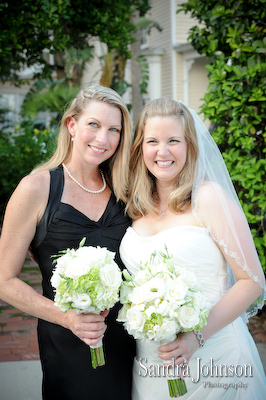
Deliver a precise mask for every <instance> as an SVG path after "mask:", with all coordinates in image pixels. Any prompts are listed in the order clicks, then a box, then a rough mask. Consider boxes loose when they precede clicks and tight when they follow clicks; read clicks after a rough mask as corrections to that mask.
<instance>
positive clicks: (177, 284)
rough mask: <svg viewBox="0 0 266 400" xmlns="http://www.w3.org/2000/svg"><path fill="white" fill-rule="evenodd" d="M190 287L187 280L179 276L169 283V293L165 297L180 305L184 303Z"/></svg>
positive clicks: (170, 301)
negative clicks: (186, 282)
mask: <svg viewBox="0 0 266 400" xmlns="http://www.w3.org/2000/svg"><path fill="white" fill-rule="evenodd" d="M187 292H188V287H187V285H186V284H185V282H184V281H183V280H182V279H180V278H179V277H178V278H176V279H174V280H171V281H170V282H168V284H167V293H166V295H165V299H166V300H168V301H169V303H172V304H174V305H180V304H183V303H184V300H185V297H186V294H187Z"/></svg>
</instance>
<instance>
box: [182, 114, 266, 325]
mask: <svg viewBox="0 0 266 400" xmlns="http://www.w3.org/2000/svg"><path fill="white" fill-rule="evenodd" d="M189 111H190V112H191V114H192V116H193V119H194V122H195V128H196V131H197V137H198V143H199V157H198V160H197V164H196V170H195V177H194V184H193V190H192V199H191V203H192V212H193V214H194V216H195V218H196V219H197V221H198V223H199V224H200V226H202V227H203V228H204V229H205V230H206V231H207V232H208V233H209V234H210V236H211V237H212V239H213V240H214V241H215V242H216V243H217V244H218V245H219V247H220V249H221V250H222V252H223V253H224V254H225V255H226V256H227V259H228V256H229V257H230V258H232V262H235V263H237V265H238V266H239V267H241V268H243V270H244V271H246V272H247V274H248V275H249V276H250V278H252V279H253V280H254V281H255V282H257V283H258V284H259V285H260V287H261V288H262V289H264V291H263V293H262V294H261V296H260V297H259V298H258V299H257V300H256V301H255V302H254V303H253V304H252V305H251V306H250V307H249V309H248V310H247V311H246V313H245V314H244V315H243V318H244V319H245V322H247V321H248V318H249V317H251V316H253V315H255V314H256V313H257V311H258V310H259V309H261V308H262V307H263V305H264V301H265V298H266V290H265V278H264V273H263V270H262V267H261V264H260V261H259V258H258V255H257V251H256V248H255V245H254V242H253V239H252V235H251V232H250V229H249V226H248V223H247V220H246V217H245V215H244V212H243V210H242V207H241V205H240V202H239V199H238V197H237V194H236V191H235V189H234V186H233V184H232V181H231V178H230V176H229V173H228V171H227V168H226V165H225V163H224V160H223V157H222V155H221V153H220V151H219V149H218V147H217V145H216V143H215V142H214V140H213V138H212V137H211V135H210V133H209V132H208V130H207V128H206V127H205V125H204V124H203V122H202V121H201V119H200V117H199V116H198V114H197V113H196V112H195V111H194V110H192V109H189ZM202 188H204V190H202ZM206 189H207V190H206ZM202 193H205V194H203V195H202ZM206 193H210V197H209V199H208V196H207V198H206ZM228 271H229V277H230V282H229V285H230V286H232V285H233V284H234V282H235V278H234V275H233V273H232V271H231V268H230V267H229V266H228Z"/></svg>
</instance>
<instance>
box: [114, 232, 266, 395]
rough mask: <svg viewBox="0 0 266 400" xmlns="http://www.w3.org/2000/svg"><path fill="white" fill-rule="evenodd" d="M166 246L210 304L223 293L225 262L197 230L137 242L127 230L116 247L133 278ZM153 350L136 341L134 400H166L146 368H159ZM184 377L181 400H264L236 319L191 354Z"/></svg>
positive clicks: (264, 387) (256, 362)
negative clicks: (141, 264)
mask: <svg viewBox="0 0 266 400" xmlns="http://www.w3.org/2000/svg"><path fill="white" fill-rule="evenodd" d="M165 245H166V246H167V249H168V252H169V254H170V255H173V256H174V260H175V261H176V262H177V263H178V264H179V265H180V266H182V267H185V268H187V269H188V270H190V271H193V272H194V273H195V274H196V276H197V278H198V280H199V281H200V282H201V285H202V287H203V291H204V292H205V294H206V295H207V297H208V299H209V300H210V302H211V304H212V305H214V304H215V303H216V302H217V301H218V300H219V299H220V298H221V297H222V296H223V295H224V294H225V293H226V291H227V290H228V283H227V281H228V276H227V267H226V263H225V259H224V257H223V255H222V253H221V251H220V250H219V248H218V247H217V245H216V244H215V243H214V242H213V240H212V239H211V238H210V236H209V235H208V233H207V232H206V231H205V230H204V229H203V228H201V227H197V226H175V227H172V228H169V229H166V230H164V231H161V232H159V233H158V234H156V235H154V236H149V237H141V236H139V235H138V234H137V233H136V232H135V231H134V229H133V228H132V227H129V228H128V229H127V232H126V234H125V236H124V238H123V240H122V242H121V246H120V255H121V258H122V261H123V262H124V264H125V266H126V267H127V269H128V270H129V272H130V273H132V274H134V273H136V272H137V271H138V269H139V262H140V261H141V260H142V261H143V262H144V261H148V260H149V258H150V255H151V253H152V252H154V250H157V251H158V250H162V251H163V250H164V247H165ZM232 306H233V305H232ZM158 347H159V343H156V342H146V341H143V342H142V341H140V340H137V356H136V358H135V361H134V368H133V389H132V396H133V397H132V398H133V400H167V399H171V397H170V396H169V393H168V385H167V378H166V377H163V376H161V377H160V376H158V374H157V375H156V372H155V369H154V368H153V367H151V368H150V367H149V366H150V365H155V364H161V363H162V360H161V359H160V358H158V357H157V354H158V352H157V348H158ZM145 360H147V361H145ZM226 374H227V376H226ZM188 375H189V376H187V377H186V379H185V381H186V385H187V389H188V393H187V394H185V395H184V396H182V400H186V399H193V400H201V399H204V400H219V399H224V400H225V399H226V400H227V399H230V400H232V399H239V400H251V399H252V400H264V399H266V378H265V373H264V370H263V366H262V363H261V360H260V357H259V354H258V351H257V348H256V345H255V343H254V341H253V338H252V336H251V335H250V333H249V331H248V328H247V326H246V324H245V323H244V322H243V320H242V318H241V317H239V318H237V319H236V320H235V321H234V322H233V323H231V324H229V325H227V326H226V327H225V328H223V329H222V330H220V331H218V332H217V333H215V334H214V335H213V336H212V337H211V338H210V339H208V340H206V344H205V346H204V347H201V348H200V349H198V350H197V351H196V352H195V353H194V354H193V356H192V358H191V360H190V362H189V368H188Z"/></svg>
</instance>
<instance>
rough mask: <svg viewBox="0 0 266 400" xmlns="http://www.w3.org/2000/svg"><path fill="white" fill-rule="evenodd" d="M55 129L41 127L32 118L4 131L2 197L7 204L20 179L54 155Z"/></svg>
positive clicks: (0, 155)
mask: <svg viewBox="0 0 266 400" xmlns="http://www.w3.org/2000/svg"><path fill="white" fill-rule="evenodd" d="M55 136H56V132H55V130H49V129H44V130H38V129H36V128H35V127H34V124H33V122H32V121H31V120H29V119H25V120H23V121H22V122H21V124H20V125H19V126H14V127H12V128H8V130H2V131H0V201H1V208H3V206H4V205H5V203H6V202H7V200H8V198H9V197H10V195H11V193H12V192H13V190H14V189H15V187H16V186H17V184H18V182H19V181H20V180H21V178H23V177H24V176H25V175H27V174H29V173H30V172H31V170H32V169H33V168H34V167H35V166H36V165H38V164H40V163H42V162H43V161H45V160H46V159H47V158H49V157H50V155H51V153H52V152H53V151H54V147H55V142H56V141H55Z"/></svg>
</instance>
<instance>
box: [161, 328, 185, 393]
mask: <svg viewBox="0 0 266 400" xmlns="http://www.w3.org/2000/svg"><path fill="white" fill-rule="evenodd" d="M175 338H176V335H175V336H174V337H173V338H171V339H170V340H161V343H160V344H161V345H164V344H168V343H171V342H173V341H174V340H175ZM171 361H172V360H171ZM171 361H170V360H167V361H166V362H171ZM167 383H168V389H169V395H170V397H179V396H183V395H184V394H186V393H187V385H186V382H185V381H184V380H182V379H181V378H180V377H175V376H174V375H173V376H172V377H171V376H168V377H167Z"/></svg>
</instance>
